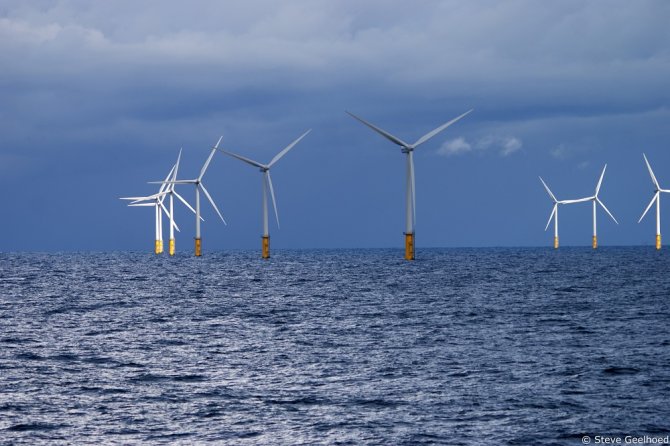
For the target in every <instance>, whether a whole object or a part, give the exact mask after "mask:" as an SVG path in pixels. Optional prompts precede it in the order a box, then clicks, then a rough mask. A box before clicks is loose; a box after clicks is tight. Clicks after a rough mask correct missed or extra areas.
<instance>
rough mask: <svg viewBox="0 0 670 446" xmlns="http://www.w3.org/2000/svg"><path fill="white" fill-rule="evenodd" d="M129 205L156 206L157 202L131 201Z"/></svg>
mask: <svg viewBox="0 0 670 446" xmlns="http://www.w3.org/2000/svg"><path fill="white" fill-rule="evenodd" d="M128 206H133V207H136V206H156V204H155V203H130V204H129V205H128Z"/></svg>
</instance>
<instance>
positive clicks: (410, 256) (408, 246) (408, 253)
mask: <svg viewBox="0 0 670 446" xmlns="http://www.w3.org/2000/svg"><path fill="white" fill-rule="evenodd" d="M405 260H414V233H412V234H408V233H405Z"/></svg>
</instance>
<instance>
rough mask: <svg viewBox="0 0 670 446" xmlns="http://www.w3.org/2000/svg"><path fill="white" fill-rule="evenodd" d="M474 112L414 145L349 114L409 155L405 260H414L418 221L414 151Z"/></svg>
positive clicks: (447, 123) (433, 132) (434, 131)
mask: <svg viewBox="0 0 670 446" xmlns="http://www.w3.org/2000/svg"><path fill="white" fill-rule="evenodd" d="M471 112H472V110H468V111H467V112H465V113H463V114H462V115H460V116H458V117H456V118H454V119H452V120H451V121H449V122H446V123H444V124H442V125H441V126H439V127H437V128H436V129H435V130H432V131H430V132H428V133H426V134H425V135H423V136H422V137H421V138H419V139H418V140H417V141H416V142H415V143H414V144H408V143H406V142H404V141H403V140H401V139H400V138H397V137H395V136H393V135H391V134H390V133H388V132H386V131H385V130H382V129H381V128H379V127H377V126H375V125H373V124H371V123H369V122H367V121H366V120H364V119H362V118H359V117H358V116H356V115H354V114H353V113H350V112H347V113H348V114H349V115H350V116H351V117H353V118H354V119H356V120H358V121H360V122H362V123H363V124H365V125H366V126H368V127H370V128H371V129H372V130H374V131H375V132H377V133H379V134H380V135H382V136H383V137H384V138H386V139H388V140H389V141H391V142H392V143H394V144H397V145H399V146H400V149H401V151H402V153H404V154H406V155H407V186H406V187H407V195H406V215H405V260H414V223H415V221H416V203H415V201H416V191H415V188H414V160H413V155H412V154H413V152H414V149H416V148H417V147H419V146H420V145H421V144H423V143H425V142H426V141H428V140H429V139H431V138H432V137H433V136H435V135H437V134H438V133H440V132H441V131H442V130H444V129H446V128H447V127H449V126H450V125H452V124H454V123H455V122H457V121H459V120H460V119H461V118H463V117H465V116H466V115H467V114H469V113H471Z"/></svg>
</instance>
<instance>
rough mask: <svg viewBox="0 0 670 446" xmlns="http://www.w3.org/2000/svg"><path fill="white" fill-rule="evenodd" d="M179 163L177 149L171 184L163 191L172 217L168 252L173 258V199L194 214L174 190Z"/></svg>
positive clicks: (193, 210) (174, 244)
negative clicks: (168, 197) (168, 202)
mask: <svg viewBox="0 0 670 446" xmlns="http://www.w3.org/2000/svg"><path fill="white" fill-rule="evenodd" d="M180 161H181V149H179V155H178V156H177V162H176V163H175V165H174V170H173V171H172V178H171V181H173V182H172V183H170V184H168V185H167V188H166V190H165V193H166V194H167V195H169V196H170V215H171V216H172V218H170V245H169V251H168V252H169V253H170V255H171V256H173V255H174V254H175V250H176V243H175V237H174V230H175V228H176V227H177V224H176V223H175V220H174V197H175V196H176V197H177V198H178V199H179V200H180V201H181V202H182V203H184V206H186V207H187V208H189V209H190V210H191V212H193V213H194V214H195V209H193V207H191V205H190V204H188V202H187V201H186V200H185V199H184V197H182V196H181V195H179V194H178V193H177V191H176V190H175V183H174V181H176V179H177V172H178V171H179V162H180ZM177 230H179V229H177Z"/></svg>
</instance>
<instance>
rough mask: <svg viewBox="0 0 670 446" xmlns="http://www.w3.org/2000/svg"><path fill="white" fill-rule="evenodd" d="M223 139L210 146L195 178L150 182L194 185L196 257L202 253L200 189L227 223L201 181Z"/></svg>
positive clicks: (224, 221)
mask: <svg viewBox="0 0 670 446" xmlns="http://www.w3.org/2000/svg"><path fill="white" fill-rule="evenodd" d="M222 139H223V136H222V137H220V138H219V140H218V141H217V143H216V144H215V145H214V146H213V147H212V150H211V151H210V153H209V156H208V157H207V160H206V161H205V164H203V165H202V168H201V169H200V175H198V177H197V178H194V179H192V180H173V181H168V179H166V180H165V181H158V182H152V184H156V183H159V184H160V183H163V184H167V183H169V184H193V185H195V255H196V257H200V256H201V255H202V238H201V236H200V220H201V217H200V191H201V190H202V192H203V193H204V194H205V197H207V199H208V200H209V202H210V204H211V205H212V207H213V208H214V210H215V211H216V213H217V214H218V215H219V218H221V221H222V222H223V224H224V225H225V224H227V223H226V220H224V218H223V215H221V212H220V211H219V208H217V207H216V203H214V200H213V199H212V196H211V195H210V194H209V192H207V188H206V187H205V185H204V184H203V183H202V177H203V176H205V172H206V171H207V168H208V167H209V163H210V162H211V161H212V157H213V156H214V154H215V153H216V150H217V149H218V148H219V144H221V140H222Z"/></svg>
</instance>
